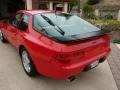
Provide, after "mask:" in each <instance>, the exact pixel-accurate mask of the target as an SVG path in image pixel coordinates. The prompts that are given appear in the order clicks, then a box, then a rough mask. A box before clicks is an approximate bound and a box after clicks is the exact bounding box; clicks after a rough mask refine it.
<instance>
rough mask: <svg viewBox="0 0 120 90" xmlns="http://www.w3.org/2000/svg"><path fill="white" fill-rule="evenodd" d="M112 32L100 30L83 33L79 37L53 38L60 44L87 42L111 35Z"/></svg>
mask: <svg viewBox="0 0 120 90" xmlns="http://www.w3.org/2000/svg"><path fill="white" fill-rule="evenodd" d="M110 32H111V31H108V30H98V31H93V32H88V33H83V34H79V35H71V36H62V37H53V38H54V39H55V41H57V42H59V43H71V42H78V41H83V40H87V39H90V38H92V37H98V36H103V35H106V34H109V33H110Z"/></svg>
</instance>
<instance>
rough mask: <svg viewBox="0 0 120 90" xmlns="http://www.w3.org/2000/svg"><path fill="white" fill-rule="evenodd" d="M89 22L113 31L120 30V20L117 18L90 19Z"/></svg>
mask: <svg viewBox="0 0 120 90" xmlns="http://www.w3.org/2000/svg"><path fill="white" fill-rule="evenodd" d="M87 21H88V22H90V23H92V24H94V25H100V26H101V28H102V29H104V30H111V31H120V21H117V20H91V19H88V20H87Z"/></svg>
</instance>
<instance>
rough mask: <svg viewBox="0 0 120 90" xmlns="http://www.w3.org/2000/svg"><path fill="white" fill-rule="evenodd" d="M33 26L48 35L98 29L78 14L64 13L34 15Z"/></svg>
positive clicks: (67, 34) (73, 33)
mask: <svg viewBox="0 0 120 90" xmlns="http://www.w3.org/2000/svg"><path fill="white" fill-rule="evenodd" d="M33 27H34V28H35V29H36V30H38V31H39V32H42V31H44V32H45V33H46V34H48V35H50V36H56V37H59V36H71V35H79V34H83V33H89V32H93V31H98V30H100V29H99V28H97V27H95V26H93V25H92V24H90V23H88V22H86V21H85V20H83V19H81V18H80V17H78V16H75V15H70V14H65V13H57V14H55V13H47V14H37V15H34V19H33Z"/></svg>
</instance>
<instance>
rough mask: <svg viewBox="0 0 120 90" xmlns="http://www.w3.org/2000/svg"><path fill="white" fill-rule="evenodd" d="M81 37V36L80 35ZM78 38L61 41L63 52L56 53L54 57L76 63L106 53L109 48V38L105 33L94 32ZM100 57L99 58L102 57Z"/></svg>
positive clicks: (63, 61)
mask: <svg viewBox="0 0 120 90" xmlns="http://www.w3.org/2000/svg"><path fill="white" fill-rule="evenodd" d="M81 37H82V36H81ZM81 37H80V38H79V39H78V40H70V39H69V42H68V41H67V39H66V41H65V39H62V40H64V42H63V41H62V43H64V44H65V47H64V48H62V52H63V54H60V55H56V56H58V57H56V59H57V60H58V61H60V62H62V63H68V62H69V63H71V64H74V63H78V62H82V61H85V60H90V59H92V58H94V57H97V56H99V57H100V55H101V56H102V57H104V56H103V53H107V52H108V51H109V50H110V39H109V36H108V35H107V34H106V33H103V32H102V33H100V32H99V33H98V32H97V33H96V34H90V35H86V36H83V37H84V38H81ZM102 57H101V58H102Z"/></svg>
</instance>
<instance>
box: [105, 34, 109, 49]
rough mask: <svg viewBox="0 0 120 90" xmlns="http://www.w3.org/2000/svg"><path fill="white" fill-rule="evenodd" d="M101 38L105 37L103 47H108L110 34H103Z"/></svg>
mask: <svg viewBox="0 0 120 90" xmlns="http://www.w3.org/2000/svg"><path fill="white" fill-rule="evenodd" d="M103 38H104V39H105V43H104V46H105V47H109V46H110V36H109V35H105V36H104V37H103Z"/></svg>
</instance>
